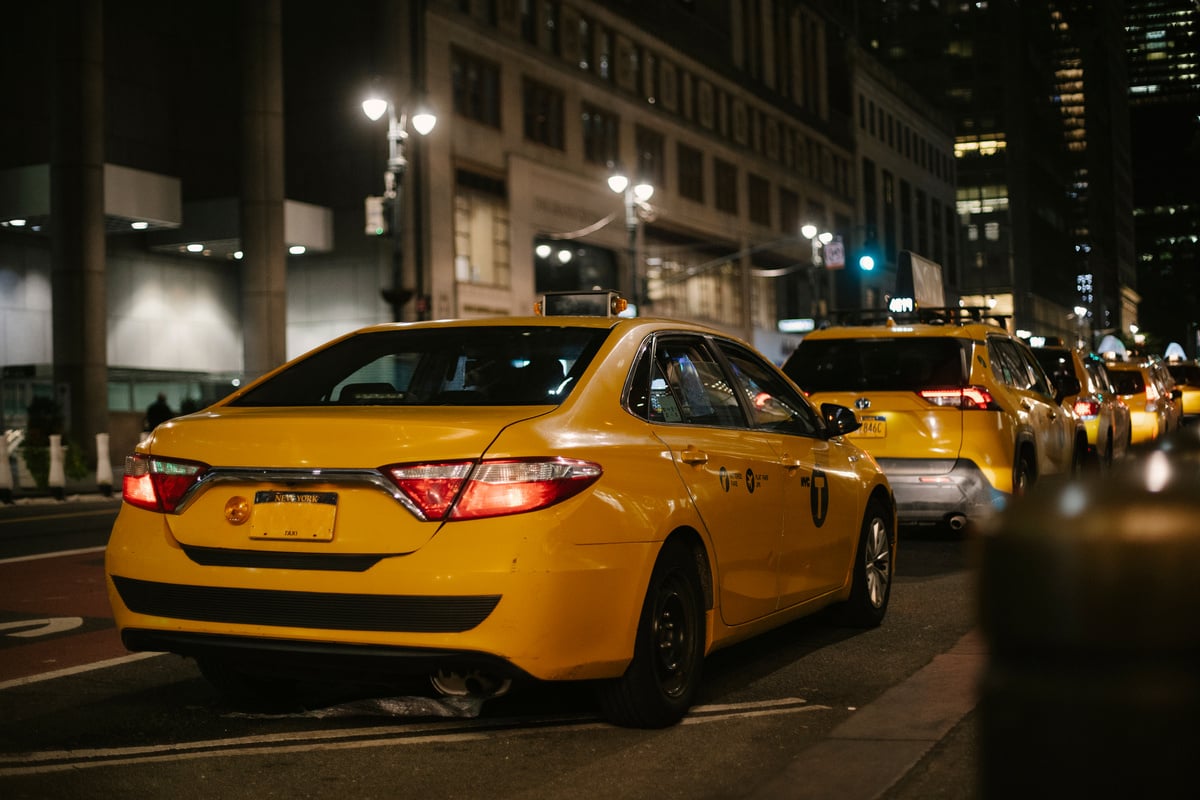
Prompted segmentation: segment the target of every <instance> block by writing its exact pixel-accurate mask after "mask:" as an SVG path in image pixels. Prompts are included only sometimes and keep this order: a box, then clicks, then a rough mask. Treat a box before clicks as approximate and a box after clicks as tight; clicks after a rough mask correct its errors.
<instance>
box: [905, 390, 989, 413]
mask: <svg viewBox="0 0 1200 800" xmlns="http://www.w3.org/2000/svg"><path fill="white" fill-rule="evenodd" d="M917 394H919V395H921V397H923V398H924V399H925V400H928V401H929V402H930V403H933V404H934V405H935V406H950V407H953V408H958V409H961V410H963V411H995V410H997V409H998V408H999V406H998V405H996V401H995V398H993V397H992V393H991V392H989V391H988V390H987V389H985V388H983V387H982V386H961V387H960V386H953V387H948V388H944V389H922V390H921V391H919V392H918V393H917Z"/></svg>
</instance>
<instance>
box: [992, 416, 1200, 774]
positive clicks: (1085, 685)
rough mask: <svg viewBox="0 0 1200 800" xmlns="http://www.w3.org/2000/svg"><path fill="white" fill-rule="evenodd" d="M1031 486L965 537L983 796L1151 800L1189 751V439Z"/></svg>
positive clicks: (1198, 675) (1197, 702)
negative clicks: (973, 563) (1063, 480)
mask: <svg viewBox="0 0 1200 800" xmlns="http://www.w3.org/2000/svg"><path fill="white" fill-rule="evenodd" d="M1197 433H1198V431H1197V430H1195V429H1193V430H1191V431H1190V438H1188V436H1187V434H1188V432H1187V431H1186V430H1185V431H1184V434H1185V435H1184V437H1183V438H1176V439H1173V440H1170V441H1168V442H1166V443H1164V444H1163V445H1162V446H1160V447H1157V448H1155V449H1154V450H1152V451H1150V452H1146V453H1142V454H1139V455H1138V456H1136V457H1135V458H1134V459H1132V460H1131V461H1130V462H1129V463H1128V464H1126V465H1122V467H1121V468H1119V469H1118V470H1116V471H1114V472H1113V473H1112V474H1110V475H1108V476H1101V477H1095V478H1091V479H1088V480H1084V481H1080V482H1076V483H1070V484H1067V485H1065V486H1061V487H1059V488H1056V489H1054V490H1052V491H1045V492H1042V491H1034V492H1031V493H1030V494H1029V495H1028V496H1026V497H1024V498H1022V499H1021V500H1020V501H1019V502H1014V503H1013V504H1012V506H1011V507H1010V508H1009V509H1008V510H1007V511H1006V512H1004V513H1003V514H1001V515H999V516H998V517H996V518H995V519H994V520H992V521H991V523H990V524H989V525H988V526H986V527H985V529H984V530H983V531H982V532H981V536H980V538H979V542H978V544H979V548H980V549H979V555H980V562H979V565H980V573H979V574H980V583H979V601H980V605H979V611H980V624H981V628H982V630H983V632H984V636H985V639H986V641H987V645H988V648H989V657H988V664H987V667H986V669H985V671H984V676H983V679H982V684H981V686H980V704H979V720H980V743H981V750H980V754H979V758H980V760H979V767H980V769H979V775H980V788H981V790H982V792H981V796H982V797H984V798H1010V797H1035V796H1036V797H1086V796H1093V797H1156V796H1157V797H1165V796H1170V795H1172V794H1174V793H1175V792H1177V790H1178V787H1180V786H1186V785H1188V784H1189V783H1191V779H1192V774H1193V769H1192V767H1193V764H1194V762H1195V759H1196V753H1197V752H1198V751H1200V728H1198V727H1197V724H1196V720H1197V719H1200V615H1198V610H1197V604H1196V600H1195V595H1196V579H1195V571H1196V567H1195V565H1196V564H1198V563H1200V440H1196V435H1197Z"/></svg>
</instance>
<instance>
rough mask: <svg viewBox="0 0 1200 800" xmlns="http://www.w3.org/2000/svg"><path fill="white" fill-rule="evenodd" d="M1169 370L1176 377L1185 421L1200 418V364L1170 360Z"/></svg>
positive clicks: (1188, 421) (1168, 363) (1189, 421)
mask: <svg viewBox="0 0 1200 800" xmlns="http://www.w3.org/2000/svg"><path fill="white" fill-rule="evenodd" d="M1167 370H1168V371H1169V372H1170V373H1171V377H1172V378H1174V379H1175V386H1176V388H1177V389H1178V390H1179V392H1180V399H1181V402H1182V406H1183V421H1184V422H1185V423H1191V422H1194V421H1195V420H1196V419H1198V418H1200V364H1197V363H1196V362H1195V361H1168V362H1167Z"/></svg>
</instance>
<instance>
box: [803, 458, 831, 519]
mask: <svg viewBox="0 0 1200 800" xmlns="http://www.w3.org/2000/svg"><path fill="white" fill-rule="evenodd" d="M808 497H809V502H810V504H811V505H812V519H813V524H814V525H816V526H817V527H818V528H819V527H821V526H822V525H824V524H825V517H826V515H828V514H829V481H828V480H826V478H825V473H824V472H822V471H821V470H819V469H814V470H813V474H812V482H811V483H810V484H809V490H808Z"/></svg>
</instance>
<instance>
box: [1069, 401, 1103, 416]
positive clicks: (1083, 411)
mask: <svg viewBox="0 0 1200 800" xmlns="http://www.w3.org/2000/svg"><path fill="white" fill-rule="evenodd" d="M1075 413H1076V414H1078V415H1079V416H1081V417H1083V418H1084V419H1091V418H1092V417H1097V416H1099V415H1100V404H1099V403H1097V402H1096V401H1095V400H1085V399H1084V398H1082V397H1081V398H1079V399H1078V400H1076V401H1075Z"/></svg>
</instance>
